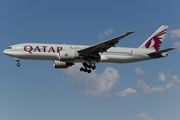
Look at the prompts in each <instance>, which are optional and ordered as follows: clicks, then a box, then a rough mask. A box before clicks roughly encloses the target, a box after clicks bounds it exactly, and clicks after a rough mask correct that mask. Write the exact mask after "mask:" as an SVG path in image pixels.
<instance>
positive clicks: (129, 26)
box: [0, 0, 180, 120]
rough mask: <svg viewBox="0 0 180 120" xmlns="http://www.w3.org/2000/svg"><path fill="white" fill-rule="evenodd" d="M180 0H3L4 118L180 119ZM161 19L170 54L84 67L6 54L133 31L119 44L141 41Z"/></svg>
mask: <svg viewBox="0 0 180 120" xmlns="http://www.w3.org/2000/svg"><path fill="white" fill-rule="evenodd" d="M179 5H180V1H179V0H171V1H169V0H164V1H160V0H151V1H145V0H136V1H130V0H121V1H120V0H113V1H112V0H111V1H110V0H106V1H102V0H98V1H97V0H96V1H95V0H91V1H86V0H76V1H61V0H54V1H50V0H16V1H15V0H1V1H0V40H1V44H0V49H1V54H0V58H1V59H0V62H1V68H0V119H1V120H12V119H13V120H50V119H51V120H59V119H64V120H72V119H74V120H92V119H94V120H102V119H103V120H109V119H111V120H179V119H180V115H179V111H180V103H179V99H180V73H179V71H180V68H179V60H180V23H179V22H180V16H179V11H180V7H179ZM161 25H168V26H169V28H168V32H167V35H166V37H165V39H164V41H163V44H162V46H161V49H166V48H169V47H176V48H177V49H176V50H174V51H170V52H169V56H168V57H166V58H161V59H156V60H150V61H143V62H137V63H130V64H98V65H97V69H96V70H95V71H94V72H93V73H91V74H86V73H82V72H80V71H79V68H80V66H81V65H80V64H77V65H75V66H73V67H71V68H68V69H66V70H57V69H55V68H53V62H52V61H36V60H21V61H20V62H21V67H19V68H17V66H16V61H15V60H13V58H11V57H9V56H6V55H4V54H3V52H2V51H3V50H4V49H6V48H7V47H8V46H10V45H13V44H18V43H29V42H32V43H55V44H63V43H66V44H79V45H93V44H96V43H98V42H101V41H104V40H107V39H110V38H113V37H116V36H118V35H121V34H124V33H126V32H128V31H134V30H135V31H136V33H133V34H131V35H130V36H128V37H126V38H124V39H122V40H120V42H119V43H118V44H117V45H116V46H121V47H134V48H136V47H139V46H140V45H141V44H142V43H143V42H144V41H145V40H146V39H147V38H148V37H149V36H150V35H151V34H152V33H153V32H154V31H155V30H157V29H158V28H159V27H160V26H161Z"/></svg>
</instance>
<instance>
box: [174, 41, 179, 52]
mask: <svg viewBox="0 0 180 120" xmlns="http://www.w3.org/2000/svg"><path fill="white" fill-rule="evenodd" d="M173 46H174V47H175V48H177V49H178V50H180V42H174V43H173Z"/></svg>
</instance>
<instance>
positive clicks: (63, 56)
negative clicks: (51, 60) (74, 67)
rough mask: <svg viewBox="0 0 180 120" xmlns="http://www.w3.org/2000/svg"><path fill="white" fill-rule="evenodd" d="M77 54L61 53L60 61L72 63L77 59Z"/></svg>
mask: <svg viewBox="0 0 180 120" xmlns="http://www.w3.org/2000/svg"><path fill="white" fill-rule="evenodd" d="M76 57H77V53H76V52H75V51H60V52H59V60H60V61H65V62H72V61H74V60H75V59H76Z"/></svg>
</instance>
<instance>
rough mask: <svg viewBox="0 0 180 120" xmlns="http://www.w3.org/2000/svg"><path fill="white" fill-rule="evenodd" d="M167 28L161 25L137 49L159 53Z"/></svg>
mask: <svg viewBox="0 0 180 120" xmlns="http://www.w3.org/2000/svg"><path fill="white" fill-rule="evenodd" d="M167 28H168V26H165V25H162V26H161V27H160V28H159V29H158V30H157V31H156V32H155V33H153V34H152V35H151V36H150V37H149V38H148V39H147V40H146V41H145V42H144V43H143V44H142V45H141V46H140V47H139V48H145V49H150V50H153V51H159V48H160V47H161V44H162V41H163V39H164V36H165V34H166V31H167Z"/></svg>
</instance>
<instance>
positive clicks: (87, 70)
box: [80, 62, 96, 73]
mask: <svg viewBox="0 0 180 120" xmlns="http://www.w3.org/2000/svg"><path fill="white" fill-rule="evenodd" d="M82 64H83V66H84V67H81V68H80V71H84V72H87V73H91V71H92V70H95V69H96V66H95V64H94V65H93V66H92V64H91V63H89V64H87V63H86V62H85V63H82ZM91 69H92V70H91Z"/></svg>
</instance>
